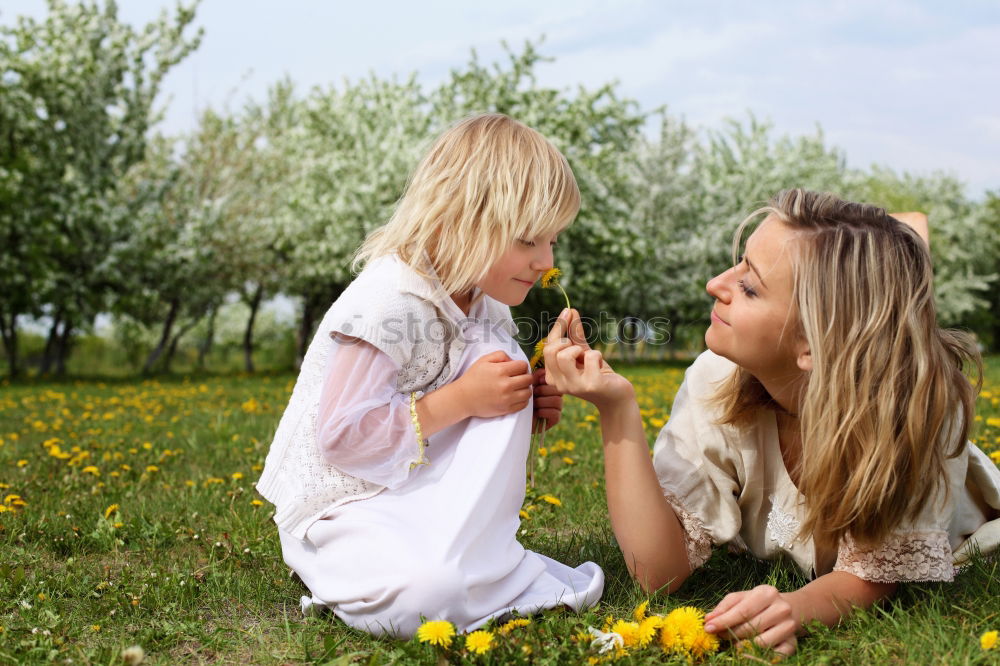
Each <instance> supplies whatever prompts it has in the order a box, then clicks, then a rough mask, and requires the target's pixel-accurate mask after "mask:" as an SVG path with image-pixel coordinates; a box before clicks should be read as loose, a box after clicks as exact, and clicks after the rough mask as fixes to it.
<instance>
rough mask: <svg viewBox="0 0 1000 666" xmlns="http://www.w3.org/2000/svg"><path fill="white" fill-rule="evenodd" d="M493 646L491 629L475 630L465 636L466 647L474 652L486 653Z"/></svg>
mask: <svg viewBox="0 0 1000 666" xmlns="http://www.w3.org/2000/svg"><path fill="white" fill-rule="evenodd" d="M492 648H493V634H492V633H490V632H489V631H483V630H482V629H480V630H479V631H473V632H472V633H471V634H469V635H468V636H466V637H465V649H466V650H468V651H469V652H472V653H474V654H485V653H487V652H489V651H490V650H491V649H492Z"/></svg>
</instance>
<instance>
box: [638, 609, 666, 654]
mask: <svg viewBox="0 0 1000 666" xmlns="http://www.w3.org/2000/svg"><path fill="white" fill-rule="evenodd" d="M661 626H663V618H662V617H661V616H659V615H651V616H649V617H646V618H643V619H642V620H640V621H639V632H638V635H639V647H646V646H647V645H649V644H650V643H652V642H653V640H654V639H655V638H656V632H657V631H659V629H660V627H661Z"/></svg>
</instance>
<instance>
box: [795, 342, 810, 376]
mask: <svg viewBox="0 0 1000 666" xmlns="http://www.w3.org/2000/svg"><path fill="white" fill-rule="evenodd" d="M795 364H796V365H797V366H799V370H801V371H803V372H811V371H812V369H813V357H812V352H811V351H809V343H808V342H806V339H805V338H804V337H803V338H799V341H798V343H796V345H795Z"/></svg>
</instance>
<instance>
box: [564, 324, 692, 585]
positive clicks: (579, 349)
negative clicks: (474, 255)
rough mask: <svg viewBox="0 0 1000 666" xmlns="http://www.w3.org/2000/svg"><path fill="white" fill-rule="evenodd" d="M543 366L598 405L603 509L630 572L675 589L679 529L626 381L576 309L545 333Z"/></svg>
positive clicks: (680, 573) (679, 573)
mask: <svg viewBox="0 0 1000 666" xmlns="http://www.w3.org/2000/svg"><path fill="white" fill-rule="evenodd" d="M567 330H568V331H569V337H568V338H566V337H563V332H564V331H567ZM545 367H546V373H547V379H548V382H549V383H550V384H553V385H555V386H556V387H557V388H558V389H559V391H561V392H563V393H569V394H571V395H575V396H577V397H580V398H583V399H584V400H587V401H589V402H591V403H593V404H594V405H595V406H596V407H597V409H598V411H599V412H600V415H601V434H602V436H603V440H604V474H605V485H606V488H607V498H608V513H609V516H610V519H611V527H612V529H613V530H614V533H615V539H616V540H617V541H618V546H619V548H621V551H622V555H623V556H624V557H625V564H626V566H628V570H629V573H631V574H632V576H633V577H634V578H635V579H636V580H637V581H638V582H639V585H640V586H642V588H643V590H645V591H646V592H653V591H656V590H659V589H661V588H663V587H666V589H667V590H668V591H673V590H676V589H677V588H678V587H679V586H680V585H681V583H682V582H684V580H685V579H686V578H687V577H688V575H690V573H691V570H690V566H689V565H688V560H687V551H686V549H685V546H684V533H683V529H682V528H681V525H680V522H679V521H678V520H677V516H676V515H675V514H674V512H673V509H671V508H670V505H669V504H668V503H667V501H666V499H665V498H664V496H663V491H662V490H661V488H660V484H659V481H658V480H657V478H656V472H655V471H654V469H653V463H652V461H651V460H650V457H649V445H648V444H647V442H646V434H645V431H644V430H643V427H642V418H641V416H640V414H639V406H638V404H637V403H636V401H635V391H634V390H633V388H632V385H631V383H629V381H628V380H626V379H625V378H624V377H622V376H621V375H618V374H616V373H615V372H614V371H613V370H612V369H611V366H609V365H608V364H607V363H606V362H605V361H604V359H603V358H602V357H601V353H600V352H598V351H594V350H592V349H590V346H589V345H588V344H587V341H586V339H585V337H584V336H583V327H582V324H581V322H580V316H579V314H578V313H577V312H576V310H568V311H564V312H563V313H562V314H561V315H560V316H559V319H558V320H557V321H556V324H555V325H554V326H553V328H552V331H551V332H550V333H549V336H548V338H547V339H546V343H545Z"/></svg>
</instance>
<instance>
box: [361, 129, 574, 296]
mask: <svg viewBox="0 0 1000 666" xmlns="http://www.w3.org/2000/svg"><path fill="white" fill-rule="evenodd" d="M579 209H580V190H579V188H578V187H577V184H576V179H575V178H574V177H573V172H572V170H571V169H570V167H569V163H568V162H567V161H566V158H565V157H563V155H562V153H560V152H559V151H558V150H557V149H556V148H555V146H553V145H552V144H551V143H550V142H549V141H548V140H546V139H545V137H543V136H542V135H541V134H539V133H538V132H537V131H535V130H533V129H531V128H530V127H527V126H526V125H523V124H522V123H519V122H517V121H516V120H513V119H512V118H509V117H508V116H505V115H502V114H499V113H490V114H483V115H478V116H473V117H471V118H466V119H465V120H462V121H461V122H459V123H458V124H456V125H454V126H453V127H451V128H450V129H448V130H447V131H445V132H444V134H442V135H441V136H440V137H439V138H438V139H437V140H436V141H435V142H434V144H433V145H432V146H431V148H430V150H429V151H428V152H427V154H426V155H425V156H424V158H423V160H422V161H421V162H420V165H419V166H418V167H417V169H416V171H414V172H413V175H412V176H411V177H410V182H409V183H408V185H407V187H406V191H405V192H404V194H403V197H402V199H400V201H399V204H398V205H397V207H396V211H395V213H394V214H393V216H392V218H391V219H390V220H389V222H388V223H387V224H385V225H384V226H382V227H380V228H379V229H376V230H375V231H373V232H372V233H371V234H369V236H368V238H366V239H365V242H364V243H363V244H362V246H361V248H360V249H359V250H358V252H357V254H356V255H355V259H354V269H355V270H357V269H358V268H359V267H360V266H361V265H363V264H364V263H366V262H368V261H370V260H372V259H375V258H377V257H380V256H383V255H387V254H393V253H395V254H398V255H399V257H400V258H401V259H402V260H403V261H405V262H406V263H407V264H409V265H410V266H412V267H413V268H414V269H416V270H418V271H424V270H425V269H426V266H425V261H424V257H425V256H426V257H427V258H428V259H429V260H430V268H433V270H434V271H435V272H436V273H437V277H438V278H439V279H440V280H441V283H442V285H443V287H444V289H445V291H447V292H448V293H449V294H454V293H465V292H467V291H469V290H470V289H472V287H473V286H474V285H475V284H476V283H477V282H478V281H479V280H481V279H482V278H483V277H484V276H485V275H486V272H487V271H488V270H489V268H490V267H491V266H492V265H493V263H494V262H495V261H496V259H497V258H498V257H499V256H500V255H501V254H502V253H504V252H506V251H507V250H508V249H509V248H510V247H511V245H513V243H514V242H515V241H516V240H519V239H529V240H530V239H533V238H535V237H537V236H541V235H549V234H554V233H557V232H558V231H560V230H562V229H563V228H565V227H566V226H567V225H568V224H569V223H570V222H571V221H572V220H573V218H574V217H575V216H576V214H577V211H579Z"/></svg>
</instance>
